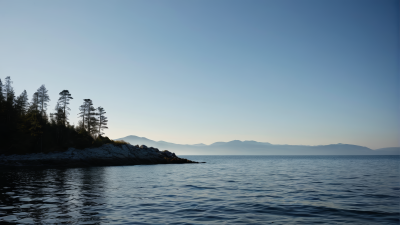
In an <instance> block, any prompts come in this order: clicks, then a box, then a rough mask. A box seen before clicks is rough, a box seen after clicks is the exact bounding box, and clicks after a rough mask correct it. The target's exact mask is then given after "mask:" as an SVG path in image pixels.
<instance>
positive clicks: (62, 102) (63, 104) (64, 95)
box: [57, 90, 73, 126]
mask: <svg viewBox="0 0 400 225" xmlns="http://www.w3.org/2000/svg"><path fill="white" fill-rule="evenodd" d="M71 99H73V98H72V97H71V94H70V93H69V91H68V90H63V91H62V92H60V98H59V99H58V103H57V105H58V106H59V107H60V108H61V109H62V111H63V114H64V115H63V120H64V125H65V126H67V120H68V115H69V112H68V111H67V110H71V109H70V108H69V107H68V105H69V100H71Z"/></svg>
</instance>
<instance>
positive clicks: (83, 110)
mask: <svg viewBox="0 0 400 225" xmlns="http://www.w3.org/2000/svg"><path fill="white" fill-rule="evenodd" d="M86 109H87V107H86V101H84V102H83V104H82V105H81V106H79V111H81V112H80V113H78V115H79V117H80V118H81V120H80V124H79V125H80V127H81V128H82V129H85V124H86V123H85V122H86Z"/></svg>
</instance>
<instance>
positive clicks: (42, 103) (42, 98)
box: [37, 84, 50, 115]
mask: <svg viewBox="0 0 400 225" xmlns="http://www.w3.org/2000/svg"><path fill="white" fill-rule="evenodd" d="M47 92H48V91H47V89H46V87H45V86H44V84H42V86H40V88H39V89H37V93H38V105H39V108H40V113H41V114H42V115H45V113H46V109H47V102H49V101H50V97H49V95H48V94H47Z"/></svg>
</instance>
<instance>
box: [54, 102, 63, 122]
mask: <svg viewBox="0 0 400 225" xmlns="http://www.w3.org/2000/svg"><path fill="white" fill-rule="evenodd" d="M54 109H55V111H56V112H55V113H52V116H53V119H54V121H55V122H56V124H62V125H64V126H65V116H64V111H63V107H61V106H60V104H59V103H58V102H57V104H56V107H55V108H54Z"/></svg>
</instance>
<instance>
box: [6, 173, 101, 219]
mask: <svg viewBox="0 0 400 225" xmlns="http://www.w3.org/2000/svg"><path fill="white" fill-rule="evenodd" d="M104 170H105V168H104V167H94V168H75V169H8V170H6V171H3V173H2V174H1V178H2V179H1V182H0V184H1V186H0V201H1V205H0V216H2V219H3V221H7V222H18V223H28V224H29V223H50V224H54V223H82V222H93V221H101V218H100V216H99V215H98V212H97V211H96V207H97V206H99V205H103V204H105V201H104V199H103V196H102V193H103V190H102V187H103V185H102V183H104Z"/></svg>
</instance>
